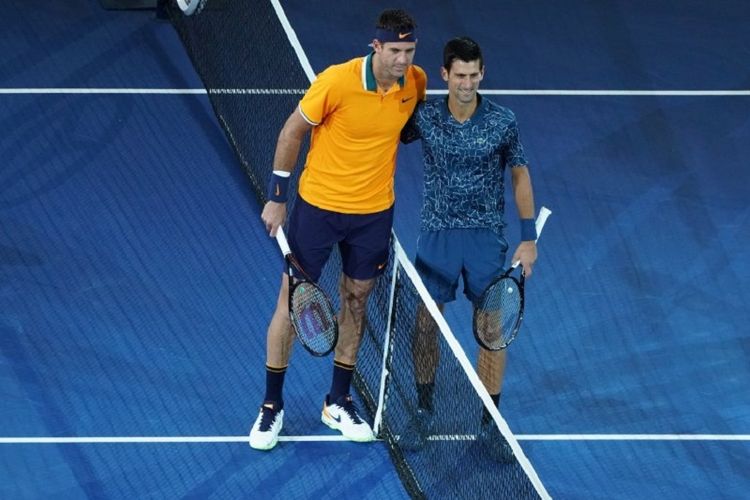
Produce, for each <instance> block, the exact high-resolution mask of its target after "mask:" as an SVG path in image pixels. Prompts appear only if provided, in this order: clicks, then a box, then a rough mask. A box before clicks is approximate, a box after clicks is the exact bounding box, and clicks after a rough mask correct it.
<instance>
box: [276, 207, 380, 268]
mask: <svg viewBox="0 0 750 500" xmlns="http://www.w3.org/2000/svg"><path fill="white" fill-rule="evenodd" d="M392 225H393V207H392V206H391V208H389V209H387V210H383V211H382V212H376V213H374V214H342V213H339V212H331V211H329V210H323V209H322V208H318V207H316V206H313V205H311V204H309V203H307V202H306V201H305V200H303V199H302V197H301V196H298V197H297V200H296V201H295V202H294V207H293V208H292V213H291V214H290V216H289V229H288V231H287V233H288V234H287V236H288V240H289V248H290V249H291V250H292V253H294V255H295V257H297V260H298V261H299V263H300V265H301V266H302V268H303V269H304V270H305V272H306V273H307V274H308V276H309V277H310V279H312V280H313V281H317V280H318V278H320V273H321V272H322V270H323V266H325V263H326V261H327V260H328V257H329V256H330V255H331V250H333V245H335V244H338V245H339V251H340V252H341V260H342V266H343V271H344V274H345V275H347V276H348V277H350V278H354V279H358V280H367V279H371V278H376V277H377V276H380V275H381V274H382V273H383V271H384V270H385V268H386V264H387V263H388V249H389V247H390V241H391V226H392Z"/></svg>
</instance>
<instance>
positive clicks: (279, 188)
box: [276, 184, 281, 196]
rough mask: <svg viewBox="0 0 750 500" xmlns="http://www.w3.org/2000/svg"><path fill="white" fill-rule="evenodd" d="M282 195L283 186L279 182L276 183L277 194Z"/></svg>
mask: <svg viewBox="0 0 750 500" xmlns="http://www.w3.org/2000/svg"><path fill="white" fill-rule="evenodd" d="M280 195H281V187H280V186H279V185H278V184H276V196H280Z"/></svg>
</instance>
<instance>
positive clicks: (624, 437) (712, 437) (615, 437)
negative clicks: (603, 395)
mask: <svg viewBox="0 0 750 500" xmlns="http://www.w3.org/2000/svg"><path fill="white" fill-rule="evenodd" d="M516 439H518V440H519V441H750V434H516Z"/></svg>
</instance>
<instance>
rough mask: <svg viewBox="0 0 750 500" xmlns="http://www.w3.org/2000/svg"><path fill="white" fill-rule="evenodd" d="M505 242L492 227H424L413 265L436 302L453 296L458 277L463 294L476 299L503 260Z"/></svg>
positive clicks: (448, 300) (454, 295) (445, 301)
mask: <svg viewBox="0 0 750 500" xmlns="http://www.w3.org/2000/svg"><path fill="white" fill-rule="evenodd" d="M507 251H508V242H507V241H506V240H505V238H504V237H503V235H502V234H501V233H499V232H498V231H496V230H493V229H443V230H441V231H424V232H422V233H420V235H419V240H418V241H417V258H416V262H415V267H416V268H417V271H418V272H419V275H420V276H421V277H422V281H424V284H425V287H426V288H427V291H428V292H430V295H432V298H433V299H435V301H436V302H438V303H441V304H445V303H447V302H451V301H453V300H455V298H456V288H457V287H458V279H459V277H463V281H464V294H465V295H466V297H467V298H468V299H469V300H470V301H471V302H472V303H476V302H477V301H478V300H479V297H481V295H482V292H483V291H484V289H485V288H486V287H487V286H488V285H489V284H490V283H491V282H492V280H493V279H495V278H496V277H498V276H499V275H500V274H501V273H502V271H503V266H504V264H505V254H506V252H507Z"/></svg>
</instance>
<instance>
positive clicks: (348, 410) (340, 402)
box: [320, 394, 375, 443]
mask: <svg viewBox="0 0 750 500" xmlns="http://www.w3.org/2000/svg"><path fill="white" fill-rule="evenodd" d="M320 420H322V421H323V423H324V424H326V425H327V426H328V427H330V428H331V429H335V430H337V431H339V432H341V434H342V435H343V436H344V437H345V438H346V439H349V440H351V441H358V442H361V443H366V442H369V441H374V440H375V436H374V435H373V433H372V429H371V428H370V425H369V424H368V423H367V422H365V421H364V420H363V419H362V418H361V417H360V416H359V414H358V413H357V408H356V406H355V405H354V401H352V397H351V395H349V394H347V395H345V396H341V397H340V398H338V399H337V400H336V401H335V402H334V403H332V404H331V403H330V402H329V401H328V396H326V399H325V402H324V403H323V413H322V414H321V417H320Z"/></svg>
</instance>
